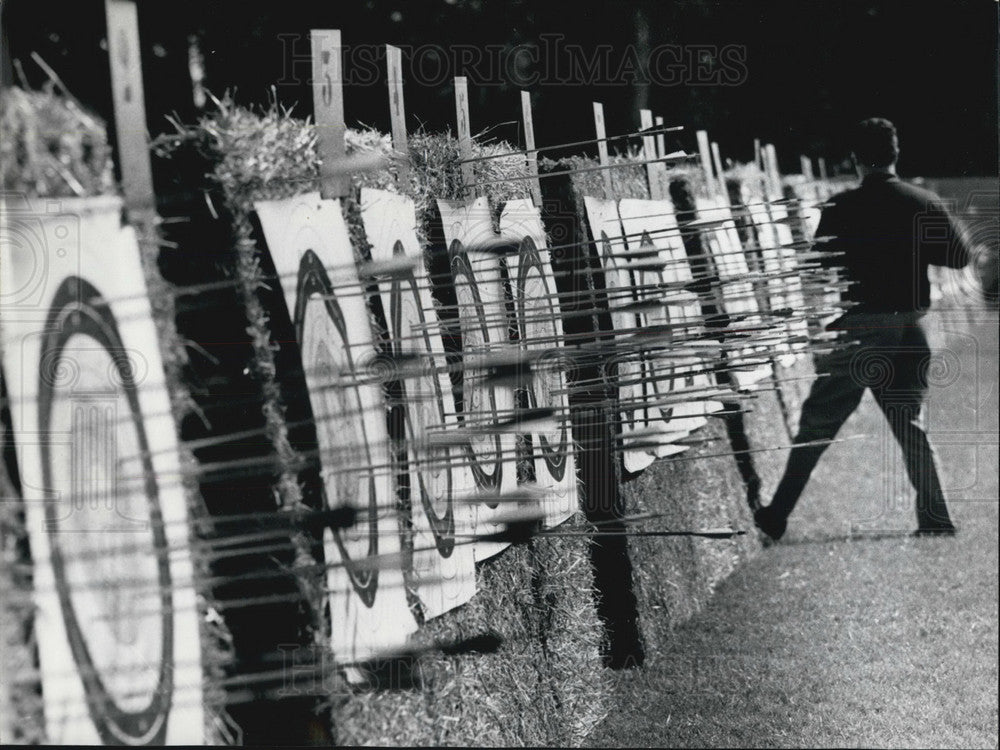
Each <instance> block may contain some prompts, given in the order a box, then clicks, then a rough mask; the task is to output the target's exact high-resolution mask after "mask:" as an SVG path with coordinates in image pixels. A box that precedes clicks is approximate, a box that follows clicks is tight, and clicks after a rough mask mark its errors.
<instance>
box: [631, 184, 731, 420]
mask: <svg viewBox="0 0 1000 750" xmlns="http://www.w3.org/2000/svg"><path fill="white" fill-rule="evenodd" d="M618 211H619V214H620V215H621V220H622V227H623V228H624V230H625V233H626V234H627V235H628V236H629V237H639V240H638V250H639V251H640V253H641V257H644V258H654V257H655V258H658V260H659V261H660V262H661V263H662V267H661V268H656V269H649V270H645V269H644V270H641V271H639V272H638V278H639V283H640V284H641V285H642V286H643V287H644V288H646V289H647V290H648V291H647V292H646V296H647V297H650V296H652V297H655V298H656V299H657V301H658V302H660V303H661V304H660V306H659V307H658V308H657V309H656V311H655V312H647V313H646V314H645V319H646V320H647V321H648V323H649V324H652V325H657V324H668V325H670V326H672V327H671V329H670V330H671V332H672V333H673V334H674V335H675V336H676V337H677V338H678V339H683V338H684V337H685V336H686V335H687V334H688V333H689V332H694V331H698V330H699V329H700V326H701V323H700V321H701V304H700V303H699V301H698V298H697V297H696V296H695V295H694V294H693V293H692V292H689V291H687V290H685V289H682V288H673V289H669V290H665V291H655V290H654V287H653V286H652V285H655V284H686V283H688V282H690V281H692V280H693V275H692V272H691V266H690V264H689V262H688V257H687V251H686V249H685V247H684V242H683V239H682V237H681V235H680V232H679V229H678V226H677V220H676V216H675V213H674V207H673V204H672V203H671V202H670V201H669V200H665V199H660V200H641V199H628V200H623V201H621V202H620V203H619V205H618ZM678 349H688V350H691V352H692V355H691V356H690V357H681V356H676V355H677V350H678ZM697 349H698V344H697V343H693V342H684V341H679V342H678V343H677V344H676V345H674V346H671V347H670V351H668V352H666V354H668V355H670V356H660V357H657V356H656V353H655V352H654V353H652V355H651V357H650V361H651V364H652V372H653V378H652V384H653V391H654V394H655V395H654V398H656V399H660V400H666V401H668V403H667V404H666V405H661V406H660V408H659V411H660V415H661V417H662V419H663V420H665V421H666V422H667V426H668V428H669V430H670V431H671V432H672V433H674V434H676V436H677V437H678V438H679V437H683V436H684V435H687V434H690V432H691V431H692V430H695V429H697V428H699V427H701V426H703V425H704V424H705V421H706V420H705V418H704V415H705V414H706V413H709V412H710V411H717V410H718V409H720V408H721V404H719V403H718V402H712V401H701V400H696V397H697V392H698V391H699V390H707V389H709V388H711V387H712V382H711V379H710V378H709V377H708V375H706V374H705V373H704V372H699V371H704V370H705V369H706V365H705V363H704V362H703V361H702V360H701V359H700V358H699V357H698V356H697ZM682 390H686V391H688V392H689V393H691V394H692V400H691V401H680V400H677V401H675V397H676V396H677V395H678V392H679V391H682Z"/></svg>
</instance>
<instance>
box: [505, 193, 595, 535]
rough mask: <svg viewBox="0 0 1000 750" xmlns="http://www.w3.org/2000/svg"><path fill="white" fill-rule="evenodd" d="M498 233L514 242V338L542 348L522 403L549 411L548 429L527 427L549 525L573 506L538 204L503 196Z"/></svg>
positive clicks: (560, 360) (572, 471) (556, 316)
mask: <svg viewBox="0 0 1000 750" xmlns="http://www.w3.org/2000/svg"><path fill="white" fill-rule="evenodd" d="M500 234H501V236H504V237H509V238H511V240H512V241H514V242H517V243H518V251H517V253H516V254H512V255H511V256H510V257H509V259H508V269H509V272H510V278H511V293H512V296H513V298H514V308H515V312H516V315H517V324H518V334H519V337H518V338H519V342H520V346H521V347H522V349H524V350H526V351H529V352H544V353H545V354H544V356H541V357H539V358H537V359H535V360H533V364H532V375H533V377H532V378H531V380H530V382H529V383H528V384H527V386H526V391H527V397H528V407H529V408H531V409H536V408H545V409H552V410H553V413H554V415H553V418H552V420H551V421H552V425H551V427H550V428H549V429H545V428H536V429H534V430H532V433H531V439H532V451H533V455H534V464H535V481H536V482H537V484H538V486H539V487H540V488H541V489H542V490H543V491H544V492H545V499H544V501H543V502H544V507H545V523H546V525H549V526H555V525H556V524H560V523H562V522H563V521H565V520H566V519H568V518H569V517H570V516H571V515H572V514H573V513H574V512H576V509H577V506H578V505H579V498H578V496H577V486H576V461H575V458H574V455H573V443H572V436H571V431H570V413H569V398H568V394H567V392H566V378H565V375H564V373H563V370H564V369H565V368H566V367H567V361H566V359H565V357H563V356H561V355H562V354H563V351H562V350H563V342H564V337H565V334H564V332H563V327H562V319H561V317H560V312H559V305H558V303H557V299H556V296H555V295H556V285H555V279H554V278H553V275H552V265H551V263H550V262H549V258H548V251H547V243H546V237H545V228H544V226H543V225H542V217H541V215H540V214H539V212H538V209H537V208H536V207H535V206H534V205H533V204H532V203H531V201H530V200H528V199H518V200H512V201H508V202H507V203H506V205H504V207H503V211H502V212H501V213H500Z"/></svg>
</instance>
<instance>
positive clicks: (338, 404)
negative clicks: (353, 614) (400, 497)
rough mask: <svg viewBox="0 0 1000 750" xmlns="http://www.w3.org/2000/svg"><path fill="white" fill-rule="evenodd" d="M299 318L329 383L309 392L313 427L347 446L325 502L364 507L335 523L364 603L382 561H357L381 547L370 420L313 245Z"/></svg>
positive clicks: (314, 362) (315, 363) (370, 598)
mask: <svg viewBox="0 0 1000 750" xmlns="http://www.w3.org/2000/svg"><path fill="white" fill-rule="evenodd" d="M294 322H295V332H296V334H297V336H298V339H299V344H300V346H301V348H302V361H303V362H308V363H310V364H309V367H310V368H311V370H312V371H313V373H314V377H315V378H316V379H317V380H318V381H321V382H322V383H323V384H324V387H323V388H322V389H321V390H320V389H316V390H317V391H318V392H312V393H310V400H311V401H312V404H313V419H314V420H315V422H316V430H317V433H321V434H322V437H321V438H320V445H330V446H336V445H340V446H347V447H348V450H347V451H345V455H343V456H336V457H332V458H333V460H330V461H328V465H330V466H331V467H332V468H330V469H328V470H327V472H325V474H324V480H325V481H324V485H323V493H324V496H325V504H326V507H329V508H339V507H343V506H345V505H352V506H355V507H359V508H362V509H364V510H365V511H366V512H364V513H362V514H361V518H360V521H359V522H357V523H355V525H354V526H353V527H351V528H350V529H348V530H346V531H343V530H340V529H334V530H333V539H334V542H335V543H336V545H337V548H338V549H339V550H340V556H341V559H342V560H343V561H344V567H345V569H346V571H347V575H348V576H349V577H350V580H351V585H352V586H353V587H354V590H355V591H356V592H357V594H358V596H359V597H360V599H361V601H362V602H364V604H365V606H367V607H371V606H372V605H373V604H374V603H375V594H376V591H377V590H378V568H377V567H375V568H372V567H370V566H359V565H358V564H357V561H358V560H363V559H365V558H376V557H377V556H378V552H379V547H378V541H379V539H378V534H379V529H378V497H377V494H376V488H375V475H374V473H373V471H372V468H371V466H372V463H373V462H372V455H371V451H370V449H369V445H370V443H369V439H368V435H367V433H366V431H365V421H364V420H363V419H359V418H358V417H359V416H360V415H362V414H364V403H363V401H362V398H361V392H360V389H359V386H358V383H359V377H358V369H357V368H356V367H355V364H354V361H353V357H352V355H351V348H352V344H351V340H350V336H349V334H348V331H347V324H346V322H345V320H344V314H343V311H342V310H341V307H340V304H339V303H338V302H337V298H336V292H335V290H334V289H333V286H332V285H331V284H330V278H329V276H328V275H327V273H326V269H325V268H323V264H322V263H321V262H320V260H319V258H318V257H316V253H314V252H312V251H311V250H307V251H306V252H305V253H304V254H303V255H302V260H301V261H300V263H299V277H298V289H297V291H296V295H295V317H294ZM337 458H340V459H341V461H338V460H337ZM338 463H341V464H342V465H343V468H341V467H338V466H337V464H338Z"/></svg>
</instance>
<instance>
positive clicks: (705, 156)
mask: <svg viewBox="0 0 1000 750" xmlns="http://www.w3.org/2000/svg"><path fill="white" fill-rule="evenodd" d="M695 135H696V136H697V137H698V154H699V155H700V156H701V169H702V171H703V172H704V173H705V187H706V188H707V189H708V194H709V195H713V194H714V193H715V180H714V179H713V177H712V157H711V156H710V155H709V148H708V133H707V132H706V131H704V130H699V131H698V132H697V133H696V134H695Z"/></svg>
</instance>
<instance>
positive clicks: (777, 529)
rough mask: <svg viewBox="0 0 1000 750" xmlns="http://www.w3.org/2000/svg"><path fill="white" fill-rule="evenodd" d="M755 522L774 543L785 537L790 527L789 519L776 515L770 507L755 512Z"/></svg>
mask: <svg viewBox="0 0 1000 750" xmlns="http://www.w3.org/2000/svg"><path fill="white" fill-rule="evenodd" d="M753 522H754V523H755V524H757V528H758V529H760V530H761V531H763V532H764V533H765V534H767V536H768V537H769V538H770V539H771V541H774V542H776V541H778V540H779V539H781V537H782V536H784V534H785V529H786V528H787V527H788V519H787V518H785V517H784V516H779V515H778V514H777V513H775V512H774V511H773V510H772V509H771V506H770V505H767V506H764V507H763V508H758V509H757V510H755V511H754V514H753Z"/></svg>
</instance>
